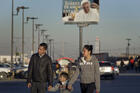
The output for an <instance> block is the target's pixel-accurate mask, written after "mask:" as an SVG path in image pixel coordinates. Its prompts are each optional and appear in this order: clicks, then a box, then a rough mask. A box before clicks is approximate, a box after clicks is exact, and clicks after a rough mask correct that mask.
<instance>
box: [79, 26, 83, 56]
mask: <svg viewBox="0 0 140 93" xmlns="http://www.w3.org/2000/svg"><path fill="white" fill-rule="evenodd" d="M82 47H83V26H79V57H81V56H82Z"/></svg>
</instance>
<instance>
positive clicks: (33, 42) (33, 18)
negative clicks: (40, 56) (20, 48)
mask: <svg viewBox="0 0 140 93" xmlns="http://www.w3.org/2000/svg"><path fill="white" fill-rule="evenodd" d="M29 19H31V20H32V54H34V44H35V41H34V28H35V27H34V25H35V24H34V21H35V20H36V19H38V18H37V17H27V22H28V21H29Z"/></svg>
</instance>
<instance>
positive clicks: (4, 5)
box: [0, 0, 140, 57]
mask: <svg viewBox="0 0 140 93" xmlns="http://www.w3.org/2000/svg"><path fill="white" fill-rule="evenodd" d="M11 1H12V0H1V3H0V32H1V33H0V54H1V55H5V54H10V34H11V32H10V31H11ZM14 1H15V5H14V7H15V13H16V7H18V6H23V5H24V6H28V7H30V9H28V10H25V17H26V16H35V17H38V18H39V19H38V20H36V21H35V23H41V24H43V25H44V26H43V27H41V29H47V30H48V31H47V32H46V33H47V34H49V35H50V38H52V39H54V40H55V55H56V57H59V56H61V55H63V54H64V55H65V56H68V57H77V56H78V51H79V49H78V46H79V29H78V27H77V25H64V24H63V22H62V20H61V14H62V13H61V12H62V0H14ZM139 10H140V0H133V1H132V0H100V22H99V24H98V25H90V26H88V27H86V28H84V34H83V38H84V41H83V43H84V44H86V43H87V42H89V44H94V42H95V39H96V37H99V39H100V41H101V50H102V51H105V52H106V51H108V52H110V53H111V55H118V54H119V53H124V52H125V48H126V46H127V41H126V38H131V39H132V40H131V53H140V42H139V41H140V37H139V36H140V31H139V30H140V18H139V17H140V12H139ZM14 28H15V29H14V37H15V43H14V49H15V48H16V46H17V47H18V50H19V51H20V49H21V12H20V13H19V15H18V16H15V17H14ZM31 32H32V23H31V21H30V22H29V23H28V24H25V47H26V48H25V52H26V53H30V51H31V36H32V34H31ZM35 36H36V40H35V42H36V47H37V33H36V34H35ZM63 52H64V53H63Z"/></svg>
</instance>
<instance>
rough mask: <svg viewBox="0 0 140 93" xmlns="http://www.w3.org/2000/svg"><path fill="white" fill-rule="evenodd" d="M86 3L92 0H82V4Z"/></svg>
mask: <svg viewBox="0 0 140 93" xmlns="http://www.w3.org/2000/svg"><path fill="white" fill-rule="evenodd" d="M84 3H90V1H89V0H82V1H81V6H83V4H84Z"/></svg>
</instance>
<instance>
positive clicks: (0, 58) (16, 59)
mask: <svg viewBox="0 0 140 93" xmlns="http://www.w3.org/2000/svg"><path fill="white" fill-rule="evenodd" d="M13 60H14V63H21V57H20V56H13ZM29 60H30V59H29V57H26V56H25V57H24V62H25V64H28V63H29ZM0 63H11V56H10V55H0Z"/></svg>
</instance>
